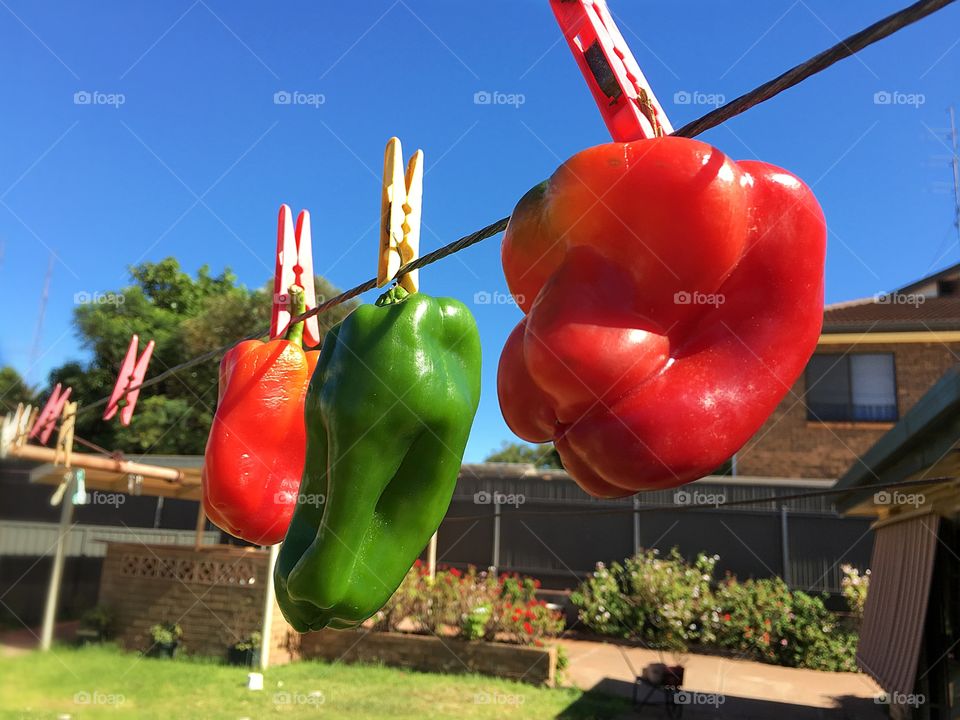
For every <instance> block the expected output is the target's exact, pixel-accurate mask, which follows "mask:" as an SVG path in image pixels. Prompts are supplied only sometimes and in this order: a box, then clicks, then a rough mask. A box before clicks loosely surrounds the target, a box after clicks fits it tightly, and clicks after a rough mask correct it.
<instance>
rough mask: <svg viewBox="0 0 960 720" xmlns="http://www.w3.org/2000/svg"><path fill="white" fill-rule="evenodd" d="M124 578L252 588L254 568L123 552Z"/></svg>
mask: <svg viewBox="0 0 960 720" xmlns="http://www.w3.org/2000/svg"><path fill="white" fill-rule="evenodd" d="M120 574H121V575H123V576H125V577H142V578H155V579H157V580H179V581H180V582H183V583H194V584H197V585H240V586H244V585H253V584H254V583H255V582H256V577H257V576H256V568H255V566H254V564H253V562H251V561H250V560H245V559H240V560H231V559H225V560H217V559H215V558H161V557H157V556H155V555H140V554H135V553H125V554H124V555H123V558H122V560H121V562H120Z"/></svg>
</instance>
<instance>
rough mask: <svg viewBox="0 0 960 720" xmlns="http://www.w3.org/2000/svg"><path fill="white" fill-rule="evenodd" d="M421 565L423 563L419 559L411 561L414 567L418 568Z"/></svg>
mask: <svg viewBox="0 0 960 720" xmlns="http://www.w3.org/2000/svg"><path fill="white" fill-rule="evenodd" d="M421 565H423V562H422V561H421V560H420V558H417V559H416V560H414V561H413V566H414V567H420V566H421Z"/></svg>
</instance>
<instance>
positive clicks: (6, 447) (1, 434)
mask: <svg viewBox="0 0 960 720" xmlns="http://www.w3.org/2000/svg"><path fill="white" fill-rule="evenodd" d="M22 414H23V403H20V404H19V405H17V411H16V412H15V413H11V412H8V413H7V414H6V415H5V416H4V417H3V424H2V425H0V458H5V457H6V456H7V453H8V452H9V451H10V448H12V447H13V445H14V443H15V442H16V441H17V430H18V429H19V428H20V416H21V415H22Z"/></svg>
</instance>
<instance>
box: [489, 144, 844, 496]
mask: <svg viewBox="0 0 960 720" xmlns="http://www.w3.org/2000/svg"><path fill="white" fill-rule="evenodd" d="M825 242H826V226H825V223H824V218H823V214H822V212H821V210H820V207H819V205H818V204H817V201H816V199H815V198H814V196H813V194H812V193H811V191H810V189H809V188H807V186H806V185H804V184H803V183H802V182H801V181H800V180H798V179H797V178H796V177H794V176H793V175H791V174H790V173H788V172H786V171H784V170H781V169H779V168H776V167H774V166H772V165H768V164H766V163H762V162H754V161H744V162H734V161H732V160H730V159H729V158H727V157H726V156H725V155H724V154H723V153H721V152H720V151H719V150H717V149H716V148H713V147H711V146H710V145H706V144H704V143H702V142H698V141H696V140H686V139H682V138H674V137H667V138H658V139H651V140H640V141H636V142H630V143H613V144H608V145H601V146H598V147H594V148H590V149H588V150H584V151H583V152H580V153H578V154H577V155H574V156H573V157H572V158H570V159H569V160H568V161H567V162H565V163H564V164H563V165H561V166H560V168H559V169H558V170H557V171H556V172H555V173H554V175H553V177H551V178H550V180H548V181H547V182H546V183H544V184H542V185H540V186H538V187H536V188H534V189H533V190H531V191H530V192H528V193H527V194H526V195H525V196H524V197H523V199H521V200H520V202H519V204H518V205H517V207H516V209H515V210H514V213H513V216H512V218H511V220H510V225H509V227H508V228H507V231H506V235H505V237H504V241H503V268H504V273H505V274H506V278H507V283H508V285H509V288H510V291H511V293H512V294H513V295H514V298H515V299H516V301H517V303H518V304H519V306H520V308H521V309H522V310H523V312H524V313H526V317H525V318H524V319H523V320H522V321H521V322H520V324H519V325H517V327H516V329H515V330H514V331H513V333H512V334H511V335H510V337H509V339H508V340H507V343H506V346H505V347H504V349H503V354H502V356H501V359H500V368H499V374H498V392H499V396H500V406H501V408H502V410H503V415H504V418H505V419H506V421H507V424H508V425H509V426H510V428H511V429H512V430H513V431H514V432H515V433H516V434H517V435H519V436H520V437H522V438H524V439H525V440H529V441H531V442H545V441H548V440H553V441H555V443H556V446H557V449H558V450H559V452H560V457H561V459H562V460H563V464H564V466H565V467H566V468H567V470H568V471H569V472H570V474H571V475H572V476H573V477H574V478H575V479H576V480H577V482H578V483H579V484H580V485H581V486H582V487H583V488H584V489H585V490H587V491H588V492H589V493H591V494H593V495H596V496H601V497H617V496H623V495H628V494H631V493H634V492H636V491H638V490H642V489H653V488H665V487H672V486H676V485H680V484H682V483H685V482H688V481H690V480H693V479H696V478H697V477H701V476H703V475H705V474H708V473H709V472H711V471H713V470H715V469H717V468H718V467H719V466H720V465H722V463H723V462H724V461H726V460H727V459H728V458H729V457H730V456H731V455H732V454H733V453H735V452H736V451H737V450H738V449H739V448H740V447H741V446H742V445H743V444H744V443H745V442H746V441H747V440H748V439H749V438H750V437H751V436H752V435H753V434H754V433H755V432H756V431H757V429H758V428H759V427H760V425H761V424H762V423H763V421H764V420H765V419H766V418H767V417H768V416H769V415H770V413H771V412H772V411H773V409H774V408H775V407H776V405H777V404H778V403H779V402H780V400H781V399H782V398H783V397H784V395H785V394H786V393H787V392H789V391H790V388H791V386H792V385H793V383H794V381H795V380H796V379H797V377H798V376H799V375H800V373H801V372H802V371H803V368H804V366H805V364H806V362H807V360H808V359H809V357H810V354H811V353H812V352H813V349H814V347H815V346H816V343H817V338H818V337H819V333H820V327H821V321H822V315H823V263H824V251H825Z"/></svg>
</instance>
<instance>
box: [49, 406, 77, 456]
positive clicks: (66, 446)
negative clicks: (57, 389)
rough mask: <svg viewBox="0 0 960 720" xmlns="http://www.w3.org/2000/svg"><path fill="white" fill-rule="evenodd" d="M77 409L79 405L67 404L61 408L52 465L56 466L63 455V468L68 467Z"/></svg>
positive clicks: (71, 453)
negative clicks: (61, 412) (61, 413)
mask: <svg viewBox="0 0 960 720" xmlns="http://www.w3.org/2000/svg"><path fill="white" fill-rule="evenodd" d="M77 407H79V403H76V402H68V403H67V404H66V405H64V406H63V415H62V416H61V420H60V429H59V430H58V432H57V445H56V449H55V450H54V453H53V464H54V465H56V464H57V462H59V459H60V453H61V452H62V453H63V466H64V467H67V468H68V467H70V460H71V456H72V455H73V430H74V428H75V427H76V425H77Z"/></svg>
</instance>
